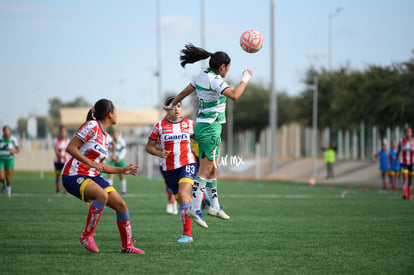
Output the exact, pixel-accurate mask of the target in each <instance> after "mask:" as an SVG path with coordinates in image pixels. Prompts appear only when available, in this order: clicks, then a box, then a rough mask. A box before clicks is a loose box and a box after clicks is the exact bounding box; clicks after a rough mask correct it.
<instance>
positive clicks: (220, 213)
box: [208, 207, 230, 220]
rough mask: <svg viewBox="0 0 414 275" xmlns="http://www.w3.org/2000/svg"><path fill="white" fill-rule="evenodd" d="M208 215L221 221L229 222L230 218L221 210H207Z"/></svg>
mask: <svg viewBox="0 0 414 275" xmlns="http://www.w3.org/2000/svg"><path fill="white" fill-rule="evenodd" d="M208 214H209V215H210V216H214V217H217V218H220V219H223V220H230V216H229V215H227V214H226V212H224V211H223V210H216V209H213V208H211V207H210V208H209V209H208Z"/></svg>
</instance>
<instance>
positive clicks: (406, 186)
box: [397, 127, 414, 200]
mask: <svg viewBox="0 0 414 275" xmlns="http://www.w3.org/2000/svg"><path fill="white" fill-rule="evenodd" d="M404 133H405V137H403V138H402V139H401V141H400V142H399V144H398V153H397V159H399V160H400V161H401V173H402V174H403V196H402V197H403V199H404V200H407V199H408V200H411V199H412V195H411V192H412V186H411V185H412V177H413V175H414V173H413V164H414V159H413V151H414V138H413V137H412V134H413V131H412V129H411V128H409V127H407V128H405V131H404Z"/></svg>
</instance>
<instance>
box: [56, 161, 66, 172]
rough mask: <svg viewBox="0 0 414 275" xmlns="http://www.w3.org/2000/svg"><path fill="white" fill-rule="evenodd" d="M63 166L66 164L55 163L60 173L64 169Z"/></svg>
mask: <svg viewBox="0 0 414 275" xmlns="http://www.w3.org/2000/svg"><path fill="white" fill-rule="evenodd" d="M63 166H65V163H64V162H55V170H56V171H60V170H62V169H63Z"/></svg>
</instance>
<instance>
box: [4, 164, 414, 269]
mask: <svg viewBox="0 0 414 275" xmlns="http://www.w3.org/2000/svg"><path fill="white" fill-rule="evenodd" d="M127 179H128V195H127V196H125V201H126V202H127V204H128V207H129V210H130V214H131V224H132V229H133V238H134V239H136V240H137V245H136V246H137V247H139V248H142V249H143V250H145V251H146V254H145V255H131V254H121V253H120V252H119V250H120V237H119V233H118V229H117V226H116V222H115V221H116V219H115V214H114V211H113V210H112V209H109V208H108V209H106V210H105V211H104V213H103V215H102V218H101V220H100V222H99V224H98V227H97V229H96V231H95V233H96V236H95V241H96V243H97V245H98V247H99V249H100V253H97V254H93V253H90V252H88V251H86V249H85V248H84V247H83V246H82V245H81V244H80V242H79V236H80V233H81V231H82V230H83V228H84V225H85V219H86V214H87V211H88V207H87V206H86V205H85V204H84V203H82V202H81V201H80V200H78V199H75V198H74V197H72V196H65V195H56V194H54V183H53V182H54V180H53V175H52V174H46V175H45V178H44V179H40V177H39V174H38V173H23V172H16V173H15V174H14V175H13V180H14V182H13V190H12V191H13V196H12V198H10V199H8V198H7V197H6V196H5V194H1V196H0V213H1V214H0V229H1V231H0V232H1V239H0V273H1V274H7V273H18V274H24V273H25V274H192V273H195V274H198V273H205V274H254V273H256V274H282V273H288V274H291V273H294V274H321V273H322V274H336V273H340V274H344V273H346V274H413V273H414V201H404V200H402V199H401V194H400V193H401V192H400V191H399V192H395V193H386V192H378V190H377V189H374V188H371V189H366V188H362V189H361V188H358V187H355V186H354V187H353V188H352V189H350V188H349V187H348V186H344V187H335V188H333V187H332V186H331V187H327V186H320V185H316V186H315V187H314V188H309V186H308V185H307V184H298V183H286V182H270V181H269V182H268V181H221V182H220V183H219V194H220V199H221V203H222V204H223V206H224V208H225V210H226V212H227V213H228V214H229V215H230V216H231V219H230V220H228V221H224V220H219V219H217V218H213V217H206V221H207V223H208V225H209V228H208V229H203V228H201V227H199V226H197V225H196V224H193V237H194V242H193V243H189V244H178V243H176V239H177V238H178V237H179V236H180V235H181V222H180V218H179V216H173V215H169V214H166V213H165V206H166V194H165V188H164V183H163V182H162V180H160V179H155V180H148V179H145V178H140V177H128V178H127ZM115 187H117V188H118V179H117V178H116V180H115Z"/></svg>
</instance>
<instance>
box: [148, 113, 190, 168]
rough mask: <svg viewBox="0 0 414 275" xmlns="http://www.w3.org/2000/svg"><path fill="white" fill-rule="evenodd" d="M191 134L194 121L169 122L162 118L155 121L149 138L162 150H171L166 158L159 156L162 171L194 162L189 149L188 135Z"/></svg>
mask: <svg viewBox="0 0 414 275" xmlns="http://www.w3.org/2000/svg"><path fill="white" fill-rule="evenodd" d="M192 134H194V121H192V120H189V119H182V120H180V121H178V122H171V121H169V120H168V119H167V118H164V119H163V120H160V121H158V122H157V123H155V125H154V127H153V129H152V133H151V135H150V136H149V138H150V139H152V140H156V141H158V143H159V144H160V146H161V148H162V149H163V150H166V151H170V152H171V153H169V154H168V156H167V158H165V159H164V158H160V166H161V169H162V170H163V171H170V170H174V169H178V168H180V167H183V166H185V165H187V164H190V163H196V159H195V157H194V154H193V152H192V151H191V141H190V136H191V135H192Z"/></svg>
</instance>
